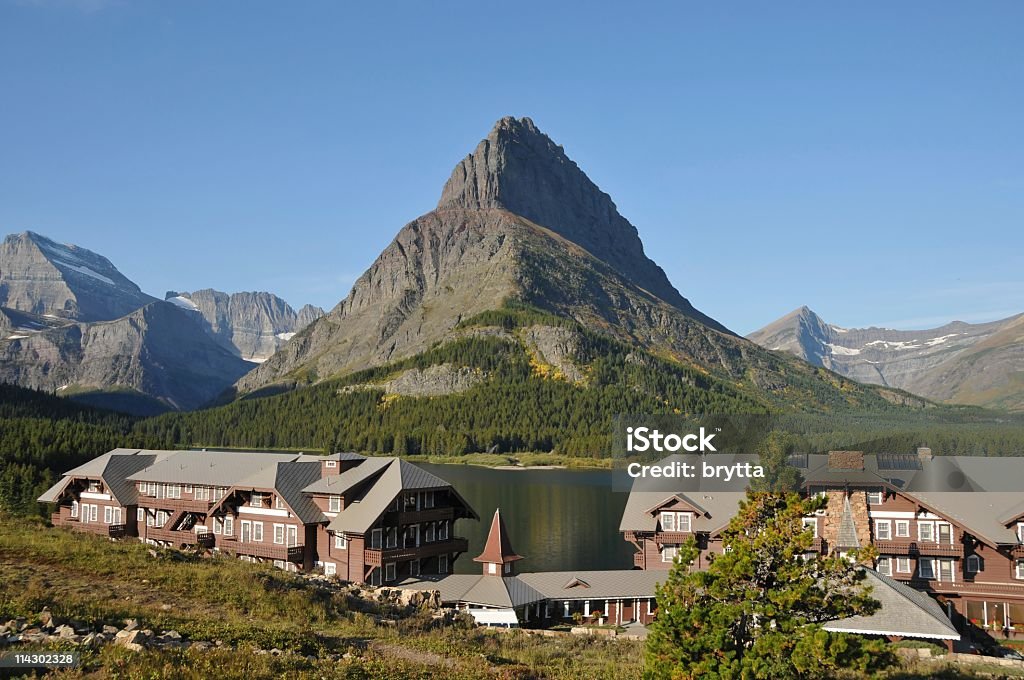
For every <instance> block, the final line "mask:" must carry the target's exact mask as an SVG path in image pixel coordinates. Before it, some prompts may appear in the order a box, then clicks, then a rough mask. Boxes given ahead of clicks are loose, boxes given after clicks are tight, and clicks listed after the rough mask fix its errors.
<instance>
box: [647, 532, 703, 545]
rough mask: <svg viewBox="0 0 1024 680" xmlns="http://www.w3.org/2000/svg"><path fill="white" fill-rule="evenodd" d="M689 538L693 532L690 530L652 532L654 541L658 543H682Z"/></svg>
mask: <svg viewBox="0 0 1024 680" xmlns="http://www.w3.org/2000/svg"><path fill="white" fill-rule="evenodd" d="M691 538H693V532H690V531H658V532H656V533H655V534H654V542H655V543H658V544H665V543H670V544H671V543H680V544H682V543H686V542H687V541H688V540H690V539H691Z"/></svg>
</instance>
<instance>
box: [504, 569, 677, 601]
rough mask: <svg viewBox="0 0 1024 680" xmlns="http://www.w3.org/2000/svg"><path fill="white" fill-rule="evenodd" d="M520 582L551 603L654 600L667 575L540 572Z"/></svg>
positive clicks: (631, 571)
mask: <svg viewBox="0 0 1024 680" xmlns="http://www.w3.org/2000/svg"><path fill="white" fill-rule="evenodd" d="M519 578H520V579H521V580H522V581H523V582H524V583H526V584H527V585H529V586H530V587H532V588H534V589H535V590H537V591H538V592H540V593H543V594H544V597H545V598H547V599H549V600H605V599H608V600H611V599H616V598H633V597H640V598H646V597H654V595H655V588H656V587H657V585H658V584H659V583H661V582H662V581H664V580H665V579H667V578H668V572H667V571H660V570H640V569H614V570H609V571H586V570H582V571H540V572H536V573H532V574H520V575H519Z"/></svg>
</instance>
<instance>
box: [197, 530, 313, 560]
mask: <svg viewBox="0 0 1024 680" xmlns="http://www.w3.org/2000/svg"><path fill="white" fill-rule="evenodd" d="M217 547H218V548H220V549H221V550H223V551H224V552H227V553H231V554H232V555H252V556H253V557H264V558H267V559H271V560H284V561H286V562H302V561H303V558H304V557H305V554H306V548H305V546H302V545H293V546H284V545H280V544H276V543H252V542H242V541H239V540H238V539H236V538H235V537H234V536H221V537H220V538H219V539H218V540H217Z"/></svg>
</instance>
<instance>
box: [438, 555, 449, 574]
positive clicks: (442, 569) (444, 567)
mask: <svg viewBox="0 0 1024 680" xmlns="http://www.w3.org/2000/svg"><path fill="white" fill-rule="evenodd" d="M437 573H439V574H447V573H448V556H447V555H441V556H440V557H438V558H437Z"/></svg>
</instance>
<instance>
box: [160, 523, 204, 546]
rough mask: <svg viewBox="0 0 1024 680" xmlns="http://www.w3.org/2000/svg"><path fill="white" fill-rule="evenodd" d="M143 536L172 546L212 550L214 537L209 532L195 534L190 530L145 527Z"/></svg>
mask: <svg viewBox="0 0 1024 680" xmlns="http://www.w3.org/2000/svg"><path fill="white" fill-rule="evenodd" d="M143 536H144V537H145V538H148V539H151V540H154V541H166V542H168V543H171V544H173V545H201V546H203V547H208V548H212V547H213V544H214V535H213V534H212V533H211V532H209V531H203V532H200V533H196V532H195V531H193V530H191V529H164V528H162V527H146V528H145V533H144V534H143Z"/></svg>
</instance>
